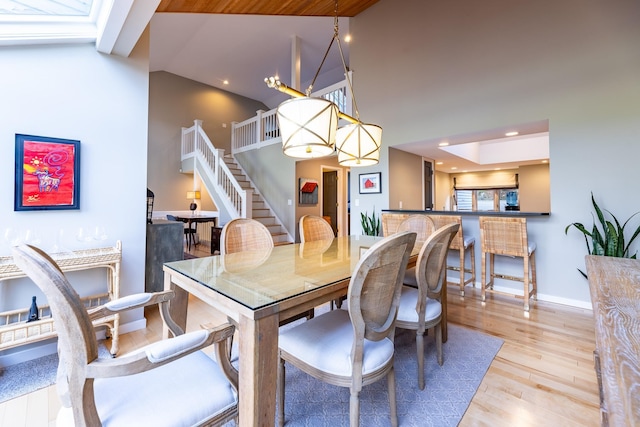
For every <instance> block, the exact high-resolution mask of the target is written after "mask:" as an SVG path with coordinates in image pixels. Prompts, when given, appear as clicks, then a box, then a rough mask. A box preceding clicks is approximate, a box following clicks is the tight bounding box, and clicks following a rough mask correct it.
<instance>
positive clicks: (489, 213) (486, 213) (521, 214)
mask: <svg viewBox="0 0 640 427" xmlns="http://www.w3.org/2000/svg"><path fill="white" fill-rule="evenodd" d="M382 213H395V214H406V215H414V214H427V215H460V216H462V217H465V216H512V217H540V216H549V215H551V213H550V212H520V211H429V210H424V211H419V210H406V209H383V210H382Z"/></svg>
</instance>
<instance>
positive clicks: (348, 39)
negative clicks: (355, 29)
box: [344, 34, 351, 43]
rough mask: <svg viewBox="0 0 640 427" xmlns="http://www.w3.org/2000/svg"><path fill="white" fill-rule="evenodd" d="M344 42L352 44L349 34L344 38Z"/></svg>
mask: <svg viewBox="0 0 640 427" xmlns="http://www.w3.org/2000/svg"><path fill="white" fill-rule="evenodd" d="M344 42H345V43H349V42H351V34H347V35H346V36H344Z"/></svg>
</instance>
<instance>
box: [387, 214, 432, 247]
mask: <svg viewBox="0 0 640 427" xmlns="http://www.w3.org/2000/svg"><path fill="white" fill-rule="evenodd" d="M435 228H436V227H435V225H434V223H433V221H432V220H431V218H429V217H428V216H427V215H422V214H416V215H409V216H408V217H407V218H406V219H404V220H403V221H402V222H401V223H400V224H398V228H397V230H396V233H400V232H403V231H413V232H414V233H416V245H417V247H421V246H422V245H423V243H424V242H426V241H427V239H428V238H429V236H431V234H433V232H434V230H435Z"/></svg>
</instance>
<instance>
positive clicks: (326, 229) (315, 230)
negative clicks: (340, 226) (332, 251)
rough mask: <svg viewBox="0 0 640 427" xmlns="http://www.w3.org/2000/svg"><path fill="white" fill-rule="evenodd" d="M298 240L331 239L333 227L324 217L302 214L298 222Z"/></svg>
mask: <svg viewBox="0 0 640 427" xmlns="http://www.w3.org/2000/svg"><path fill="white" fill-rule="evenodd" d="M298 228H299V231H300V242H302V243H304V242H312V241H315V240H326V239H333V238H334V237H336V236H335V234H334V233H333V228H331V225H330V224H329V223H328V222H327V220H326V219H324V218H322V217H320V216H316V215H303V216H302V217H301V218H300V223H299V227H298Z"/></svg>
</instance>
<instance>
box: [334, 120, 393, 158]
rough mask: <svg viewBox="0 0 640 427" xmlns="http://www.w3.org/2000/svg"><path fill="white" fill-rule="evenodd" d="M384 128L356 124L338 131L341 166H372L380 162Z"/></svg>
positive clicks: (337, 144) (337, 142)
mask: <svg viewBox="0 0 640 427" xmlns="http://www.w3.org/2000/svg"><path fill="white" fill-rule="evenodd" d="M381 144H382V128H381V127H380V126H378V125H370V124H364V123H354V124H350V125H346V126H343V127H341V128H340V129H338V132H337V133H336V150H337V151H338V163H339V164H340V165H341V166H371V165H375V164H378V162H379V161H380V146H381Z"/></svg>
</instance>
